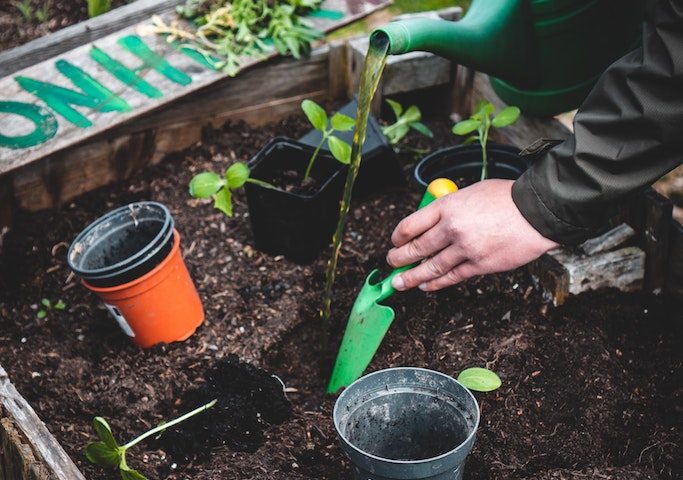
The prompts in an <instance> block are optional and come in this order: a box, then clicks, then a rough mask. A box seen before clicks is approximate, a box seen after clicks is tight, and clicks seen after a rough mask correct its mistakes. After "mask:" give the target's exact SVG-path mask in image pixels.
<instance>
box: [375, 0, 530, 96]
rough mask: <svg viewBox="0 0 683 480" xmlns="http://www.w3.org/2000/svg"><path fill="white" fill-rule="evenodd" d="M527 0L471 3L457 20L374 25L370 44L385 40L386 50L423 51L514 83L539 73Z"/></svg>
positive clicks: (396, 52) (394, 52) (525, 83)
mask: <svg viewBox="0 0 683 480" xmlns="http://www.w3.org/2000/svg"><path fill="white" fill-rule="evenodd" d="M529 15H530V12H529V2H528V0H486V1H485V2H481V1H478V2H477V1H475V2H473V3H472V6H471V7H470V9H469V11H468V12H467V15H465V17H464V18H463V19H462V20H460V21H457V22H452V21H448V20H438V19H431V18H415V19H409V20H402V21H396V22H391V23H389V24H387V25H385V26H383V27H381V28H378V29H376V30H375V31H374V32H373V33H372V36H371V42H374V43H382V42H388V43H389V51H388V52H389V53H390V54H392V55H400V54H403V53H408V52H412V51H426V52H430V53H434V54H436V55H439V56H442V57H445V58H449V59H451V60H454V61H455V62H456V63H459V64H461V65H466V66H468V67H471V68H474V69H476V70H478V71H481V72H484V73H487V74H489V75H492V76H495V77H500V78H505V79H506V80H508V81H510V82H513V83H515V84H517V85H523V86H532V85H533V83H534V82H535V80H536V78H537V77H538V72H537V71H536V65H537V62H536V61H535V59H534V58H533V56H534V51H535V49H534V46H533V41H534V35H533V31H532V26H531V25H530V22H529Z"/></svg>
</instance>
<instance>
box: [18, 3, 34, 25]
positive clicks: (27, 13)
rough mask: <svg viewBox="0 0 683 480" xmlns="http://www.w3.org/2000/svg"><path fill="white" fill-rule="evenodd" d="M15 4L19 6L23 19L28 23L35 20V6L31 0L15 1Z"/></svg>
mask: <svg viewBox="0 0 683 480" xmlns="http://www.w3.org/2000/svg"><path fill="white" fill-rule="evenodd" d="M14 6H15V7H17V10H19V13H20V14H21V19H22V20H23V21H24V22H26V23H28V22H31V21H32V20H33V7H32V6H31V0H21V1H18V2H14Z"/></svg>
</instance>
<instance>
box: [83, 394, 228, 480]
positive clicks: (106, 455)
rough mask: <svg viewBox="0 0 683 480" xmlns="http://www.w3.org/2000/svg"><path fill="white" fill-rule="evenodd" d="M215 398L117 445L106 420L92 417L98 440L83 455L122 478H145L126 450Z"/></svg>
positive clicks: (204, 409) (140, 479)
mask: <svg viewBox="0 0 683 480" xmlns="http://www.w3.org/2000/svg"><path fill="white" fill-rule="evenodd" d="M216 402H217V400H213V401H211V402H209V403H207V404H206V405H204V406H202V407H199V408H197V409H195V410H192V411H191V412H189V413H186V414H185V415H183V416H182V417H178V418H176V419H175V420H171V421H170V422H166V423H162V424H160V425H159V426H157V427H155V428H153V429H151V430H149V431H147V432H145V433H143V434H142V435H140V436H139V437H137V438H135V439H133V440H131V441H130V442H128V443H126V444H125V445H119V443H118V442H117V441H116V439H115V438H114V434H113V433H112V431H111V427H110V426H109V424H108V423H107V421H106V420H105V419H104V418H102V417H95V418H94V419H93V427H94V428H95V432H96V433H97V437H98V438H99V441H97V442H92V443H89V444H88V445H87V446H86V447H85V456H86V458H87V459H88V461H89V462H91V463H94V464H95V465H99V466H101V467H105V468H112V469H118V470H119V473H120V474H121V478H122V479H123V480H147V477H145V476H144V475H142V474H141V473H140V472H138V471H136V470H133V469H132V468H130V467H129V466H128V463H127V462H126V453H127V451H128V450H129V449H130V448H132V447H134V446H135V445H137V444H138V443H140V442H142V441H143V440H145V439H147V438H149V437H151V436H153V435H156V434H159V433H162V432H163V431H164V430H166V429H167V428H170V427H172V426H174V425H177V424H179V423H181V422H184V421H185V420H187V419H189V418H191V417H193V416H195V415H197V414H199V413H202V412H204V411H206V410H208V409H209V408H211V407H213V406H214V405H215V404H216Z"/></svg>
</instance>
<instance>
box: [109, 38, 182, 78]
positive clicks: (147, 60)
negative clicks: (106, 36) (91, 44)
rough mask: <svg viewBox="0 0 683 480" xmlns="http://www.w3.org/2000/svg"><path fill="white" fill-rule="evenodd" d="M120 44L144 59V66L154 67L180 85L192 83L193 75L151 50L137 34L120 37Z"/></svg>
mask: <svg viewBox="0 0 683 480" xmlns="http://www.w3.org/2000/svg"><path fill="white" fill-rule="evenodd" d="M118 44H119V45H121V46H122V47H123V48H125V49H126V50H128V51H129V52H130V53H132V54H133V55H135V56H136V57H138V58H139V59H140V60H142V62H143V66H142V68H153V69H154V70H156V71H157V72H159V73H160V74H162V75H163V76H164V77H166V78H168V79H169V80H170V81H172V82H174V83H178V84H180V85H189V84H190V83H192V77H190V76H189V75H187V74H186V73H185V72H181V71H180V70H178V69H177V68H175V67H173V66H172V65H171V64H170V63H168V62H167V61H166V59H165V58H164V57H162V56H161V55H159V54H157V53H156V52H154V51H153V50H151V49H150V48H149V47H148V46H147V45H146V44H145V42H143V41H142V39H141V38H140V37H138V36H137V35H127V36H125V37H122V38H119V41H118Z"/></svg>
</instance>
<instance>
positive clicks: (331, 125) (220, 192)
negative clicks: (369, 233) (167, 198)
mask: <svg viewBox="0 0 683 480" xmlns="http://www.w3.org/2000/svg"><path fill="white" fill-rule="evenodd" d="M301 108H302V110H303V111H304V113H305V114H306V117H307V118H308V120H309V122H310V123H311V125H312V126H313V128H315V129H316V130H318V131H319V132H320V133H321V134H322V136H321V140H320V143H319V144H318V145H317V146H311V145H306V144H304V143H301V142H297V141H296V140H291V139H289V138H286V137H276V138H274V139H272V140H271V141H270V142H268V143H267V144H266V145H265V146H264V147H263V148H262V149H261V150H260V151H259V152H258V153H257V154H256V155H255V156H254V157H253V158H252V159H251V160H250V162H249V164H248V165H246V164H239V163H236V164H233V165H232V166H231V167H230V168H228V170H227V171H226V172H225V175H224V177H221V176H219V175H218V174H215V173H212V172H203V173H200V174H198V175H196V176H195V177H194V178H193V179H192V182H190V194H192V195H193V196H195V197H200V198H206V197H211V196H213V198H214V199H215V206H216V208H218V209H220V210H221V211H223V212H225V213H226V214H227V215H229V216H230V215H232V204H231V201H230V200H231V198H232V191H233V190H235V189H237V188H240V187H242V186H244V188H245V190H246V193H247V203H248V204H249V216H250V218H251V226H252V230H253V233H254V242H255V243H256V247H257V248H258V249H259V250H261V251H264V252H266V253H270V254H273V255H284V256H285V257H286V258H288V259H289V260H292V261H295V262H298V263H308V262H311V261H313V260H314V259H315V258H316V257H317V256H318V253H319V252H320V251H321V250H322V249H323V248H324V247H325V246H327V245H328V243H329V242H330V239H331V237H332V232H333V231H334V227H335V225H336V223H337V219H338V218H339V200H340V198H341V195H342V190H343V187H344V175H343V169H344V167H345V165H347V164H348V163H349V161H350V158H351V146H350V145H349V144H348V143H346V142H345V141H343V140H341V139H340V138H339V137H338V136H337V135H336V133H337V132H344V131H348V130H351V129H353V127H354V125H355V121H354V120H353V119H352V118H350V117H348V116H346V115H343V114H341V113H336V114H334V115H333V116H332V117H331V118H328V115H327V113H326V112H325V110H324V109H323V108H322V107H321V106H319V105H318V104H316V103H315V102H313V101H311V100H304V101H303V102H302V104H301ZM325 143H326V144H327V145H328V146H329V150H330V154H328V153H327V152H326V151H324V150H323V149H322V146H323V144H325ZM236 165H240V167H239V169H238V170H236V172H234V173H237V174H239V175H230V171H231V169H233V168H237V167H236ZM198 187H201V188H198ZM205 187H206V188H205Z"/></svg>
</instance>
